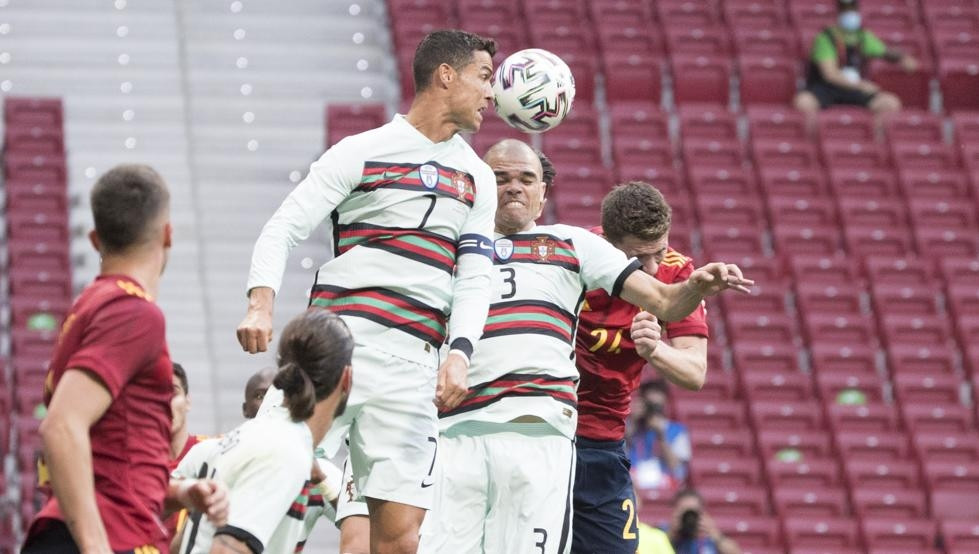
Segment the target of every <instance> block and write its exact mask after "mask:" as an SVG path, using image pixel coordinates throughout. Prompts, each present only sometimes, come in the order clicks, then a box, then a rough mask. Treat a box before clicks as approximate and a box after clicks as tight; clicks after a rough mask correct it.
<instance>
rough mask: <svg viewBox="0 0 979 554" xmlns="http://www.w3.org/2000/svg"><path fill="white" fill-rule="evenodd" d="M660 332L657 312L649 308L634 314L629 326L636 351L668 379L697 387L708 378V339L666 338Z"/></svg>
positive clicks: (688, 386) (700, 386)
mask: <svg viewBox="0 0 979 554" xmlns="http://www.w3.org/2000/svg"><path fill="white" fill-rule="evenodd" d="M661 333H662V330H661V328H660V325H659V321H658V320H657V319H656V316H654V315H653V314H651V313H649V312H639V313H638V314H636V317H635V318H633V320H632V328H631V329H630V335H631V336H632V340H633V342H634V343H635V345H636V353H637V354H639V355H640V356H641V357H642V358H643V359H645V360H646V361H647V362H649V364H650V365H651V366H653V367H654V368H656V370H657V371H658V372H659V374H660V375H662V376H663V377H665V378H666V379H667V380H668V381H670V382H671V383H673V384H675V385H678V386H681V387H683V388H685V389H688V390H700V389H701V388H702V387H703V386H704V382H705V381H706V378H707V339H706V338H705V337H701V336H681V337H675V338H671V339H670V340H669V342H665V341H663V340H661Z"/></svg>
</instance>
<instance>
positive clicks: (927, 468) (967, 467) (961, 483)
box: [921, 460, 979, 494]
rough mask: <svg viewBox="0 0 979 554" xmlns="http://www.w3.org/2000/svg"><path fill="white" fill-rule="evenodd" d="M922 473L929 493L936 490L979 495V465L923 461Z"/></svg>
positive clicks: (947, 461)
mask: <svg viewBox="0 0 979 554" xmlns="http://www.w3.org/2000/svg"><path fill="white" fill-rule="evenodd" d="M921 465H922V473H923V475H924V478H925V487H926V489H927V490H928V491H929V493H934V492H935V491H938V490H953V491H969V492H971V493H973V494H977V493H979V464H977V463H975V462H955V461H949V460H923V461H922V463H921Z"/></svg>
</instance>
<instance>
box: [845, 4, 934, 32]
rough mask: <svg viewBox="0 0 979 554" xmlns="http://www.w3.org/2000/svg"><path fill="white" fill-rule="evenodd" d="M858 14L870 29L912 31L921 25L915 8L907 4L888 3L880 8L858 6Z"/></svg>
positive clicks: (875, 6)
mask: <svg viewBox="0 0 979 554" xmlns="http://www.w3.org/2000/svg"><path fill="white" fill-rule="evenodd" d="M860 13H861V15H862V16H863V17H864V21H865V22H866V25H867V27H868V28H870V29H883V30H887V31H914V30H916V29H917V28H918V27H919V26H920V25H921V22H920V20H919V17H918V10H917V6H913V7H912V6H910V5H908V4H907V3H904V4H902V3H900V2H890V3H888V4H884V5H880V6H877V5H873V4H870V5H863V6H860Z"/></svg>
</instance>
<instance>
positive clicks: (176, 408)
mask: <svg viewBox="0 0 979 554" xmlns="http://www.w3.org/2000/svg"><path fill="white" fill-rule="evenodd" d="M189 394H190V386H189V385H188V384H187V372H186V371H184V367H183V366H182V365H180V364H178V363H176V362H174V363H173V396H172V397H171V398H170V411H171V412H172V413H173V420H172V422H171V424H170V433H171V434H175V433H177V432H178V431H180V430H181V429H183V428H184V427H186V426H187V412H189V411H190V398H189V396H188V395H189Z"/></svg>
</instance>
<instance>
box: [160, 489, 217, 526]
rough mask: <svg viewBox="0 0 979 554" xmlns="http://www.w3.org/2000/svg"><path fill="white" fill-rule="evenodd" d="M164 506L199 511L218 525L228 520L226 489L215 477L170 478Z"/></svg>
mask: <svg viewBox="0 0 979 554" xmlns="http://www.w3.org/2000/svg"><path fill="white" fill-rule="evenodd" d="M164 508H165V509H168V510H169V509H173V510H177V509H180V508H187V509H188V510H191V511H195V512H200V513H202V514H204V515H206V516H207V519H208V520H209V521H210V522H211V523H212V524H214V526H215V527H220V526H221V525H224V524H225V523H226V522H227V520H228V509H229V503H228V489H227V487H226V486H225V485H224V483H222V482H220V481H217V480H215V479H171V480H170V485H169V487H168V488H167V497H166V501H165V504H164Z"/></svg>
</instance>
